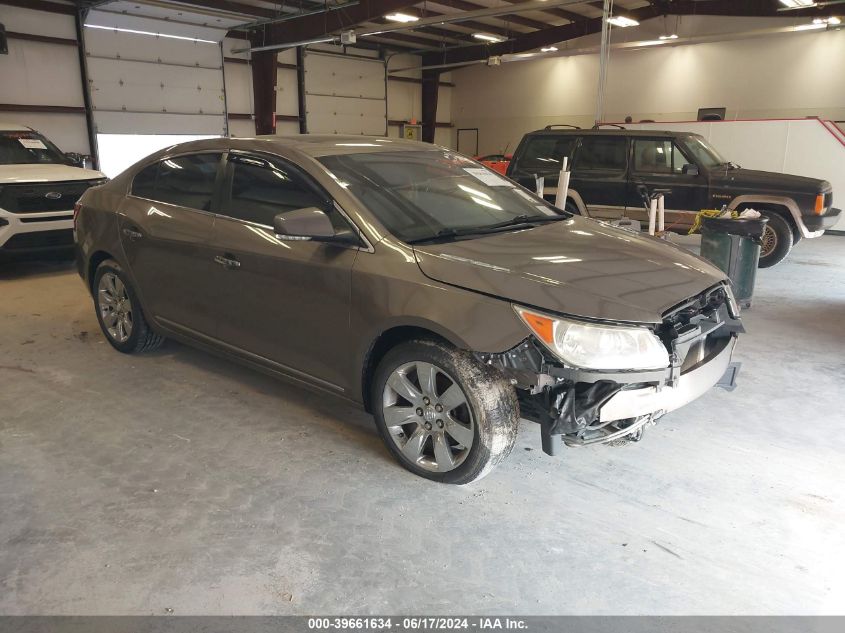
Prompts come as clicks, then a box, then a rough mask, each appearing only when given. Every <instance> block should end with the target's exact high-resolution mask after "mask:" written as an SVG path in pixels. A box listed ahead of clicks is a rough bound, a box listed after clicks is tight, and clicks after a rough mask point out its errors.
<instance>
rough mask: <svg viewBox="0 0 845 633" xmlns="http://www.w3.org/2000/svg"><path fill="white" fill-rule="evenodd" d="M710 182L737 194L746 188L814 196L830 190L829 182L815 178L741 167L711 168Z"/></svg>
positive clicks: (759, 191)
mask: <svg viewBox="0 0 845 633" xmlns="http://www.w3.org/2000/svg"><path fill="white" fill-rule="evenodd" d="M710 182H711V184H713V185H715V186H722V187H728V188H730V189H731V191H735V192H737V195H739V194H740V193H741V192H743V191H745V190H748V191H749V192H751V193H770V192H783V193H787V192H788V193H802V194H808V195H813V196H815V195H816V194H818V193H822V192H826V191H828V190H830V183H828V182H826V181H824V180H819V179H817V178H807V177H806V176H792V175H790V174H779V173H776V172H773V171H759V170H756V169H742V168H740V169H728V170H725V169H713V170H711V171H710Z"/></svg>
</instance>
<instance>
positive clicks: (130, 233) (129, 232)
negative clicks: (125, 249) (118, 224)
mask: <svg viewBox="0 0 845 633" xmlns="http://www.w3.org/2000/svg"><path fill="white" fill-rule="evenodd" d="M123 234H124V235H125V236H126V237H128V238H129V239H130V240H139V239H141V238H142V237H144V234H143V233H141V232H140V231H136V230H134V229H123Z"/></svg>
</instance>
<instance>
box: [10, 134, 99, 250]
mask: <svg viewBox="0 0 845 633" xmlns="http://www.w3.org/2000/svg"><path fill="white" fill-rule="evenodd" d="M75 162H80V158H79V156H78V155H74V154H64V153H63V152H61V151H60V150H59V148H58V147H56V146H55V145H53V143H51V142H50V141H49V140H47V139H46V138H45V137H44V136H42V135H41V134H39V133H38V132H36V131H35V130H33V129H31V128H28V127H23V126H20V125H11V124H5V123H0V256H2V255H4V254H8V255H11V254H15V253H24V252H38V251H51V250H59V249H64V248H69V247H72V246H73V205H74V204H76V201H77V200H79V198H80V196H81V195H82V194H83V193H84V192H85V190H86V189H88V188H89V187H92V186H94V185H99V184H102V183H104V182H106V180H107V178H106V177H105V176H104V175H103V174H102V173H101V172H99V171H94V170H92V169H83V168H81V167H74V166H73V165H74V163H75Z"/></svg>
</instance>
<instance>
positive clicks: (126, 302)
mask: <svg viewBox="0 0 845 633" xmlns="http://www.w3.org/2000/svg"><path fill="white" fill-rule="evenodd" d="M94 291H95V295H94V304H95V306H96V308H97V321H99V323H100V328H101V329H102V330H103V334H105V335H106V339H107V340H108V342H109V343H111V345H112V347H114V348H115V349H116V350H118V351H119V352H123V353H124V354H133V353H136V352H146V351H151V350H154V349H156V348H158V347H159V346H160V345H161V344H162V343H163V342H164V338H163V337H162V336H160V335H158V334H156V333H155V332H153V331H152V330H151V329H150V326H149V325H148V324H147V321H146V319H145V318H144V313H143V312H142V311H141V304H140V302H139V301H138V296H137V295H136V294H135V291H134V290H133V289H132V286H131V285H130V284H129V280H128V279H127V277H126V275H125V273H124V272H123V269H122V268H121V267H120V264H118V263H117V262H116V261H114V260H113V259H107V260H106V261H104V262H103V263H102V264H100V266H99V267H98V268H97V272H96V273H95V275H94Z"/></svg>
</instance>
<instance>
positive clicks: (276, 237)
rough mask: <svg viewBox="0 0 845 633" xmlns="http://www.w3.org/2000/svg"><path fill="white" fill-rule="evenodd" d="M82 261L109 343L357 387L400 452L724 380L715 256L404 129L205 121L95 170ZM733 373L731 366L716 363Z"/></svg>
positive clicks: (440, 459) (342, 390)
mask: <svg viewBox="0 0 845 633" xmlns="http://www.w3.org/2000/svg"><path fill="white" fill-rule="evenodd" d="M74 217H75V231H76V241H77V257H78V266H79V272H80V274H81V276H82V278H83V279H84V281H85V284H86V286H87V287H88V289H89V290H90V292H91V295H92V297H93V298H94V306H95V309H96V312H97V318H98V320H99V322H100V325H101V327H102V329H103V333H104V335H105V336H106V338H107V339H108V341H109V343H111V344H112V346H114V347H115V348H116V349H117V350H118V351H121V352H125V353H134V352H143V351H147V350H151V349H154V348H156V347H158V345H160V344H161V342H162V341H163V340H164V337H172V338H174V339H177V340H180V341H183V342H185V343H189V344H191V345H196V346H199V347H202V348H206V349H209V350H213V351H215V352H218V353H222V354H225V355H227V356H229V357H231V358H232V359H234V360H237V361H240V362H242V363H246V364H248V365H250V366H252V367H255V368H256V369H260V370H263V371H266V372H269V373H271V374H275V375H278V376H282V377H284V378H287V379H290V380H294V381H297V382H299V383H301V384H303V385H307V386H308V387H310V388H313V389H318V390H321V391H325V392H329V393H332V394H335V395H337V396H340V397H343V398H346V399H348V400H351V401H353V402H355V403H358V404H359V405H361V406H363V407H364V408H365V409H366V410H367V411H370V412H372V413H373V415H374V417H375V420H376V424H377V426H378V429H379V431H380V432H381V435H382V437H383V438H384V441H385V443H386V444H387V447H388V448H389V450H390V451H391V452H392V453H393V454H394V456H395V457H396V459H397V460H398V461H399V463H401V464H402V465H403V466H404V467H405V468H407V469H408V470H410V471H412V472H414V473H416V474H418V475H421V476H423V477H427V478H429V479H433V480H435V481H440V482H447V483H458V484H463V483H468V482H471V481H474V480H477V479H479V478H480V477H482V476H484V475H485V474H487V473H488V472H489V471H490V470H491V469H492V467H493V466H495V465H496V464H497V463H498V462H500V461H502V460H503V459H504V458H505V457H506V456H507V455H508V453H510V451H511V449H512V448H513V445H514V440H515V438H516V434H517V428H518V423H519V420H520V418H525V419H528V420H532V421H535V422H538V423H539V424H540V432H541V437H542V444H543V449H544V450H545V451H546V452H547V453H549V454H554V453H556V452H557V450H558V449H559V447H560V446H561V444H562V443H565V444H567V445H570V446H579V445H586V444H597V443H606V442H612V441H624V440H637V439H640V437H641V436H642V434H643V431H644V428H645V426H647V425H649V424H651V423H653V422H654V421H655V420H656V419H657V418H659V417H660V416H662V415H663V414H665V413H667V412H669V411H672V410H674V409H677V408H678V407H681V406H683V405H684V404H686V403H688V402H690V401H691V400H693V399H695V398H697V397H699V396H701V395H702V394H704V393H705V392H706V391H708V390H709V389H710V388H712V387H713V386H714V385H717V384H722V383H725V382H727V383H728V384H733V381H732V378H733V374H734V373H735V367H734V365H733V364H732V363H731V353H732V352H733V349H734V345H735V342H736V337H737V333H738V332H741V331H742V326H741V324H740V322H739V314H738V309H737V306H736V303H735V301H734V300H733V296H732V294H731V291H730V287H729V285H728V282H727V281H726V279H725V277H724V275H723V274H722V273H721V272H720V271H719V270H717V269H715V268H714V267H712V266H711V265H710V264H708V263H706V262H705V261H703V260H701V259H699V258H698V257H695V256H694V255H691V254H690V253H687V252H685V251H682V250H680V249H678V248H676V247H674V246H672V245H669V244H666V243H664V242H662V241H660V240H657V239H654V238H650V237H641V236H638V235H635V234H633V233H630V232H627V231H624V230H620V229H616V228H613V227H610V226H607V225H605V224H602V223H599V222H596V221H593V220H588V219H584V218H581V217H578V216H572V215H570V214H569V213H566V212H564V211H562V210H560V209H557V208H555V207H553V206H551V205H550V204H548V203H547V202H545V201H544V200H543V199H541V198H539V197H537V196H535V195H534V194H533V193H530V192H528V191H526V190H525V189H522V188H521V187H519V186H518V185H516V184H515V183H514V182H512V181H510V180H507V179H506V178H503V177H502V176H501V175H499V174H497V173H495V172H493V171H491V170H489V169H487V168H485V167H483V166H482V165H480V164H479V163H476V162H475V161H472V160H470V159H468V158H465V157H464V156H461V155H460V154H457V153H455V152H452V151H449V150H445V149H443V148H439V147H435V146H433V145H427V144H422V143H415V142H411V141H404V140H400V139H395V138H369V137H361V136H355V137H344V136H300V137H289V138H285V137H266V138H252V139H225V138H221V139H211V140H204V141H196V142H192V143H186V144H182V145H176V146H173V147H169V148H167V149H165V150H162V151H160V152H158V153H157V154H154V155H152V156H150V157H149V158H147V159H145V160H143V161H141V162H140V163H138V164H136V165H135V166H133V167H131V168H130V169H128V170H126V171H125V172H124V173H122V174H121V175H120V176H118V177H117V178H115V179H113V180H112V181H111V182H109V183H108V184H105V185H102V186H100V187H95V188H93V189H89V190H88V191H87V192H86V193H85V195H84V196H83V197H82V199H81V200H80V202H79V204H78V205H77V207H76V213H75V216H74ZM726 376H730V379H728V380H727V381H725V377H726Z"/></svg>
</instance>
